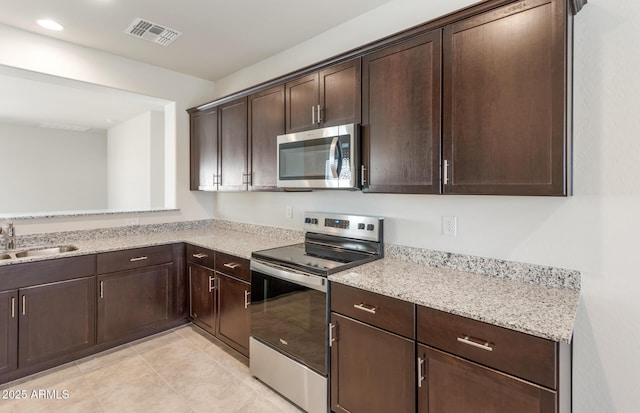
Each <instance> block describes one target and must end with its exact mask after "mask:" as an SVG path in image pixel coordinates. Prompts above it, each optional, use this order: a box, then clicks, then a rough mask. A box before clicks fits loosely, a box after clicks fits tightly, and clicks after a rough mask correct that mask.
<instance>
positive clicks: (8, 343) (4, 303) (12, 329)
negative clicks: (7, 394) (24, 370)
mask: <svg viewBox="0 0 640 413" xmlns="http://www.w3.org/2000/svg"><path fill="white" fill-rule="evenodd" d="M17 367H18V291H17V290H12V291H5V292H2V293H0V376H1V375H3V374H4V373H8V372H10V371H12V370H15V369H16V368H17Z"/></svg>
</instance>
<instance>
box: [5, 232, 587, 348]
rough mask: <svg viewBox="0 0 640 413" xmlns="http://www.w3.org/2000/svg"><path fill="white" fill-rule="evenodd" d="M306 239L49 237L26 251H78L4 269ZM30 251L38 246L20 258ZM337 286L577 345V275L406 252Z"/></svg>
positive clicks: (248, 235) (393, 250) (395, 249)
mask: <svg viewBox="0 0 640 413" xmlns="http://www.w3.org/2000/svg"><path fill="white" fill-rule="evenodd" d="M303 240H304V235H303V233H302V232H300V231H294V230H286V229H281V228H273V227H264V226H256V225H251V224H243V223H233V222H227V221H216V222H215V224H212V221H207V220H204V221H194V222H192V223H175V224H160V225H151V226H141V227H140V228H112V229H103V230H87V231H70V232H65V233H52V234H41V235H39V236H36V237H34V238H33V239H25V240H24V241H25V245H43V246H44V245H45V244H48V245H74V246H76V247H77V248H78V249H77V250H76V251H71V252H66V253H60V254H54V255H49V256H32V257H25V258H14V259H5V260H0V268H2V267H3V266H6V265H13V264H20V263H26V262H34V261H43V260H49V259H57V258H63V257H72V256H79V255H87V254H97V253H103V252H109V251H118V250H125V249H130V248H140V247H148V246H154V245H165V244H173V243H176V242H186V243H189V244H193V245H197V246H200V247H204V248H209V249H212V250H216V251H220V252H224V253H227V254H231V255H235V256H238V257H241V258H245V259H250V258H251V253H252V252H253V251H258V250H263V249H268V248H276V247H281V246H284V245H291V244H296V243H300V242H303ZM27 242H28V243H27ZM19 245H21V244H19ZM27 248H34V247H24V248H23V247H19V248H17V249H16V250H15V251H12V252H18V251H21V250H24V249H27ZM470 271H473V272H470ZM329 280H330V281H333V282H338V283H341V284H346V285H350V286H353V287H357V288H361V289H363V290H367V291H371V292H375V293H379V294H383V295H387V296H390V297H394V298H398V299H401V300H405V301H409V302H411V303H415V304H419V305H424V306H427V307H431V308H434V309H436V310H442V311H446V312H449V313H452V314H457V315H461V316H464V317H468V318H471V319H474V320H479V321H483V322H487V323H490V324H493V325H497V326H500V327H505V328H508V329H511V330H515V331H520V332H523V333H527V334H531V335H534V336H537V337H542V338H546V339H549V340H553V341H558V342H561V343H569V342H570V341H571V336H572V333H573V326H574V323H575V316H576V310H577V306H578V301H579V297H580V274H579V272H577V271H573V270H563V269H557V268H551V267H542V266H537V265H533V264H523V263H514V262H507V261H499V260H492V259H487V258H483V257H473V256H464V255H460V254H452V253H443V252H438V251H430V250H420V249H416V248H412V247H402V246H389V248H388V249H387V254H386V258H383V259H381V260H378V261H374V262H371V263H368V264H365V265H362V266H359V267H356V268H352V269H349V270H347V271H343V272H339V273H336V274H332V275H330V276H329Z"/></svg>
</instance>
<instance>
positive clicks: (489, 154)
mask: <svg viewBox="0 0 640 413" xmlns="http://www.w3.org/2000/svg"><path fill="white" fill-rule="evenodd" d="M565 3H566V2H564V1H560V0H552V1H549V0H533V1H526V2H524V1H522V2H519V3H515V4H511V5H508V6H505V7H502V8H499V9H496V10H492V11H489V12H487V13H484V14H481V15H478V16H475V17H472V18H469V19H467V20H463V21H460V22H458V23H455V24H452V25H450V26H447V27H446V28H445V30H444V44H443V51H444V53H443V55H444V101H443V102H444V124H443V131H444V148H443V157H444V159H445V160H446V161H447V162H448V164H449V170H448V182H447V183H446V184H445V185H444V192H445V193H455V194H505V195H566V193H567V191H566V153H565V151H566V130H565V125H566V123H565V122H566V104H565V95H566V93H567V79H566V73H567V66H566V65H567V64H566V59H567V57H566V53H567V49H566V44H567V40H566V36H567V27H566V22H565V20H564V19H565V18H566V13H565V12H564V11H563V8H564V7H565Z"/></svg>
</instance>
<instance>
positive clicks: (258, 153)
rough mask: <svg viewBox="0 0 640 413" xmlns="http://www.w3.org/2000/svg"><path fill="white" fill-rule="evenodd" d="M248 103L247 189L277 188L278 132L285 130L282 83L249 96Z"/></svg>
mask: <svg viewBox="0 0 640 413" xmlns="http://www.w3.org/2000/svg"><path fill="white" fill-rule="evenodd" d="M248 102H249V103H248V106H249V108H248V109H249V122H248V123H249V125H248V126H249V136H248V139H249V145H248V153H247V157H248V162H249V173H250V175H249V190H250V191H266V190H276V189H277V154H276V144H277V137H278V135H282V134H283V133H284V85H279V86H276V87H274V88H271V89H267V90H264V91H262V92H258V93H255V94H253V95H251V96H249V98H248Z"/></svg>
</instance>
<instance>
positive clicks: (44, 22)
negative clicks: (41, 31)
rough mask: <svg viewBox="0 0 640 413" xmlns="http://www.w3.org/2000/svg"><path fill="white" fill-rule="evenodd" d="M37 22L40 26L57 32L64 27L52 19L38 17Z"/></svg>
mask: <svg viewBox="0 0 640 413" xmlns="http://www.w3.org/2000/svg"><path fill="white" fill-rule="evenodd" d="M38 24H39V25H40V26H42V27H44V28H45V29H49V30H55V31H57V32H59V31H60V30H62V29H64V27H62V25H61V24H60V23H58V22H55V21H53V20H50V19H40V20H38Z"/></svg>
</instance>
